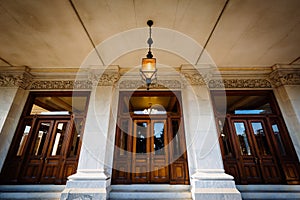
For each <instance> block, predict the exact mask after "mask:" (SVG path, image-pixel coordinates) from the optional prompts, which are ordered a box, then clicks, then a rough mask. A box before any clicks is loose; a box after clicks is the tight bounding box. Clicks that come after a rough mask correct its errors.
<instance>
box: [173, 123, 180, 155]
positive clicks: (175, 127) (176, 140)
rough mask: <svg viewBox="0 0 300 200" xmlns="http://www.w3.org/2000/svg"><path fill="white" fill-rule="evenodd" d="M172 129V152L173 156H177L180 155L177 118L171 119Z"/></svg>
mask: <svg viewBox="0 0 300 200" xmlns="http://www.w3.org/2000/svg"><path fill="white" fill-rule="evenodd" d="M172 131H173V140H172V142H173V153H174V156H176V157H178V156H180V155H181V148H180V141H179V132H178V131H179V122H178V120H172Z"/></svg>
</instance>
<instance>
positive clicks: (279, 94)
mask: <svg viewBox="0 0 300 200" xmlns="http://www.w3.org/2000/svg"><path fill="white" fill-rule="evenodd" d="M274 94H275V96H276V99H277V102H278V104H279V107H280V110H281V113H282V115H283V118H284V121H285V123H286V125H287V129H288V131H289V134H290V136H291V139H292V142H293V144H294V147H295V150H296V153H297V155H298V158H299V160H300V133H299V130H300V85H286V86H280V87H278V88H276V89H275V90H274Z"/></svg>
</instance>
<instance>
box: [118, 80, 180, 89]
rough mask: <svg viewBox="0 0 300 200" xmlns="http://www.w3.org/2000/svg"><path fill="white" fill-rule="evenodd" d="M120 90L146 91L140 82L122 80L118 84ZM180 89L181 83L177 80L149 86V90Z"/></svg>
mask: <svg viewBox="0 0 300 200" xmlns="http://www.w3.org/2000/svg"><path fill="white" fill-rule="evenodd" d="M118 86H119V88H120V89H137V88H138V89H146V84H145V82H143V81H142V80H122V81H120V82H119V84H118ZM168 88H169V89H180V88H181V82H180V81H178V80H158V81H157V82H156V83H153V84H151V85H150V89H168Z"/></svg>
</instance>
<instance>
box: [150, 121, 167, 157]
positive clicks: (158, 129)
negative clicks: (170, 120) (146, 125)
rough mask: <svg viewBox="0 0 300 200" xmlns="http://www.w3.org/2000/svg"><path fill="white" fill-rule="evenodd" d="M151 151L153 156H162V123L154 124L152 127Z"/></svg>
mask: <svg viewBox="0 0 300 200" xmlns="http://www.w3.org/2000/svg"><path fill="white" fill-rule="evenodd" d="M153 129H154V130H153V132H154V135H153V138H154V142H153V149H154V154H156V155H164V154H165V151H164V146H165V144H164V135H165V124H164V123H163V122H155V123H154V125H153Z"/></svg>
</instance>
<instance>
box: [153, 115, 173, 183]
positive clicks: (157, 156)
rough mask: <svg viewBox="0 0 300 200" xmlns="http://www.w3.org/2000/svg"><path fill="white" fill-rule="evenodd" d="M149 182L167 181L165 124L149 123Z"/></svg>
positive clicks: (160, 122)
mask: <svg viewBox="0 0 300 200" xmlns="http://www.w3.org/2000/svg"><path fill="white" fill-rule="evenodd" d="M150 141H151V182H154V183H163V182H167V181H169V170H168V167H167V166H168V148H167V145H168V142H167V131H166V122H165V121H163V120H152V121H151V140H150Z"/></svg>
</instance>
